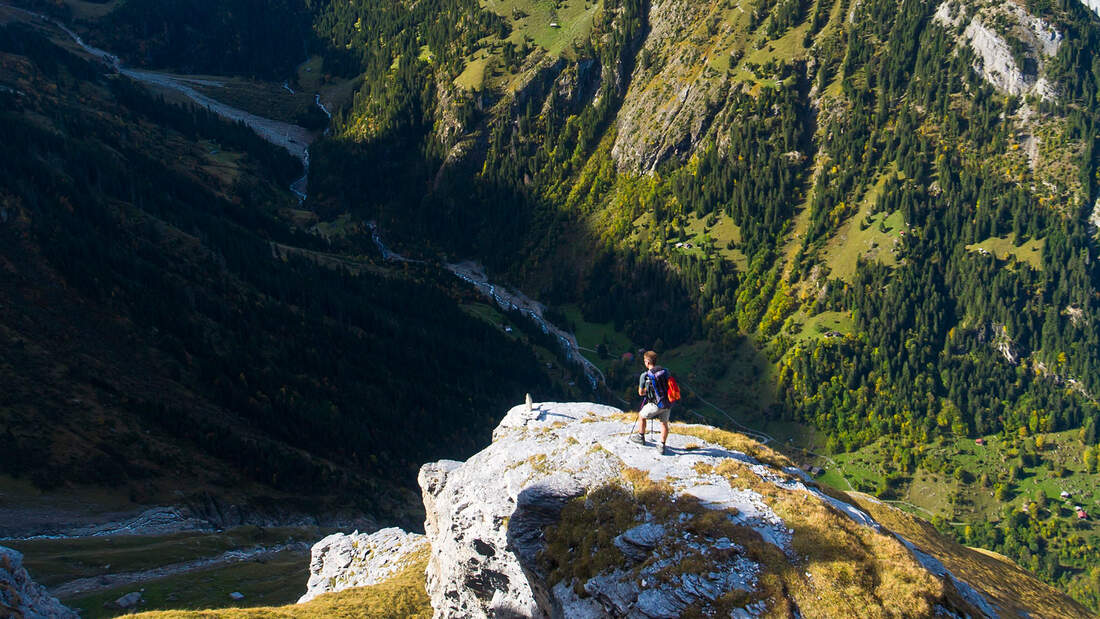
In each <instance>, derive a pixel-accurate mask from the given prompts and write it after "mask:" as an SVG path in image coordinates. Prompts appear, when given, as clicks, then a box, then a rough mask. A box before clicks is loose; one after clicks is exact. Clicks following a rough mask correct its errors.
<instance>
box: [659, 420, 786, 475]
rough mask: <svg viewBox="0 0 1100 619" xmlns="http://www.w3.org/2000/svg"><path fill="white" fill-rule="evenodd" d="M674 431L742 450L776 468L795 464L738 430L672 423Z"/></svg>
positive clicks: (732, 449)
mask: <svg viewBox="0 0 1100 619" xmlns="http://www.w3.org/2000/svg"><path fill="white" fill-rule="evenodd" d="M672 431H674V432H675V433H677V434H686V435H688V436H694V437H696V438H701V439H703V440H704V441H707V442H708V443H714V444H716V445H721V446H722V447H725V448H726V449H729V450H731V451H740V452H741V453H744V454H747V455H749V456H752V457H753V458H756V459H757V460H759V461H760V462H762V463H764V464H769V465H771V466H773V467H775V468H782V467H785V466H793V465H792V463H791V461H790V459H788V458H787V456H784V455H783V454H781V453H779V452H777V451H774V450H772V449H771V448H769V447H767V446H765V445H762V444H760V443H758V442H757V441H754V440H752V439H751V438H749V437H747V436H745V435H744V434H738V433H736V432H729V431H727V430H719V429H718V428H712V427H710V426H698V425H688V424H681V423H674V424H672Z"/></svg>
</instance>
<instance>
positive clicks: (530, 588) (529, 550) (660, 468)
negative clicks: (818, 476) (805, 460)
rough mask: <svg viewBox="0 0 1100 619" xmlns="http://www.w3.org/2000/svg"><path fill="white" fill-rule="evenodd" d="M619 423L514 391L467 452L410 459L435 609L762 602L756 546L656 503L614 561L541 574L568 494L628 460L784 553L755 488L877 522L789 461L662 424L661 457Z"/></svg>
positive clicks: (547, 611)
mask: <svg viewBox="0 0 1100 619" xmlns="http://www.w3.org/2000/svg"><path fill="white" fill-rule="evenodd" d="M695 427H698V428H702V427H699V426H695ZM630 430H631V420H630V419H629V418H626V417H624V416H623V415H621V411H619V410H617V409H614V408H611V407H608V406H603V405H598V404H587V403H535V404H532V405H531V406H530V407H528V405H527V404H526V403H524V404H521V405H519V406H516V407H515V408H513V409H512V410H510V411H509V412H508V414H507V415H506V416H505V418H504V420H503V421H501V423H500V425H499V426H498V427H497V428H496V430H495V431H494V433H493V443H492V444H491V445H489V446H488V447H487V448H486V449H484V450H482V451H481V452H479V453H478V454H476V455H474V456H473V457H471V458H470V459H469V460H467V461H466V462H454V461H441V462H435V463H430V464H426V465H425V466H424V467H423V468H422V469H421V471H420V485H421V489H422V491H423V496H424V505H425V510H426V513H427V519H426V522H425V532H426V536H427V538H428V541H429V543H430V545H431V556H430V558H429V562H428V570H427V574H426V587H427V591H428V595H429V597H430V598H431V600H432V606H433V608H434V611H435V616H436V617H501V616H504V617H513V616H522V617H606V616H626V617H651V618H656V617H676V616H680V615H681V614H682V613H683V612H684V611H685V610H688V609H690V608H700V607H703V608H706V607H708V605H709V604H711V603H714V602H715V601H716V600H719V599H725V600H729V599H731V598H730V596H731V595H732V596H733V598H732V599H738V596H741V597H742V598H743V599H744V600H745V602H744V605H743V606H740V607H736V608H734V609H732V610H731V611H730V612H731V614H732V616H738V617H749V616H757V615H759V614H761V613H762V612H764V611H765V610H766V609H767V608H768V603H767V602H766V601H761V600H758V599H755V598H754V597H753V596H754V594H757V593H759V591H760V582H761V580H760V576H761V574H762V573H763V572H764V571H766V570H767V569H768V568H766V566H764V565H763V564H761V563H758V562H757V561H756V560H755V559H754V558H753V557H754V556H759V555H754V554H753V552H751V551H750V549H749V548H746V547H745V546H744V545H742V544H740V543H737V542H734V541H731V540H730V539H729V538H726V537H720V536H719V535H713V536H712V535H711V534H710V533H709V532H708V531H707V530H706V529H705V528H704V529H697V528H694V527H690V526H686V525H685V523H688V522H690V521H691V519H692V518H694V517H696V516H694V515H693V514H692V513H688V512H683V513H680V514H679V517H678V518H676V517H674V518H673V519H672V520H671V521H669V520H668V519H667V518H668V517H667V515H666V516H664V518H666V519H665V520H664V521H660V520H659V519H658V518H657V517H655V516H654V515H652V514H649V513H648V512H646V513H645V514H644V515H638V516H637V522H636V524H635V525H634V526H632V527H630V528H628V529H626V530H622V531H618V535H616V536H615V537H614V538H613V540H612V544H613V548H614V549H617V551H618V552H621V556H622V562H621V564H619V565H616V566H614V567H613V568H611V569H606V570H604V571H601V572H600V573H598V574H596V575H595V576H592V577H591V578H588V579H587V580H586V581H585V582H561V581H558V582H553V581H551V577H550V574H548V573H546V569H545V567H544V563H543V562H542V561H543V560H542V559H541V558H540V557H541V553H543V552H544V551H545V550H546V538H545V533H546V530H547V527H549V526H550V525H554V524H557V523H558V522H559V521H560V519H561V514H562V510H563V509H564V508H565V507H566V505H567V504H569V503H570V501H572V500H574V499H577V498H580V497H587V496H590V495H589V493H590V492H592V491H594V490H596V489H598V488H602V487H606V486H611V485H615V484H619V485H621V484H623V483H626V482H625V481H624V477H623V475H624V471H625V470H626V469H628V468H629V469H635V470H637V471H641V472H643V473H644V474H646V475H648V478H649V479H650V480H652V481H653V482H657V483H661V484H667V487H670V488H671V489H672V492H673V495H672V498H671V499H670V500H671V501H672V502H673V503H675V502H677V501H679V500H684V501H686V502H691V503H693V504H696V505H700V506H701V507H702V508H705V509H713V510H716V511H718V512H720V513H721V514H722V518H724V519H726V520H727V521H728V522H729V523H731V524H732V525H735V526H738V527H741V528H739V529H738V530H740V531H745V532H746V533H745V535H748V536H749V538H755V539H759V540H760V542H759V543H760V544H770V545H772V546H774V547H775V548H776V549H777V550H779V551H780V552H781V553H782V555H785V556H787V557H789V558H790V559H791V560H792V561H797V560H799V559H798V556H797V555H798V553H797V552H796V551H795V550H794V547H793V545H792V539H793V536H794V534H795V531H794V529H792V528H789V527H788V525H787V524H786V523H785V522H784V520H783V519H782V518H781V517H780V516H779V515H777V514H776V512H775V510H774V509H772V507H771V506H770V505H769V501H770V500H772V499H770V498H769V497H768V496H764V495H763V494H761V492H758V491H757V490H755V489H754V488H756V489H760V488H772V489H774V492H773V491H772V490H768V492H767V493H766V494H769V495H772V494H774V493H776V492H778V493H790V495H792V496H795V497H796V498H797V497H807V498H805V499H797V500H811V501H820V503H823V504H825V505H827V506H829V507H830V509H833V510H835V512H836V513H838V514H842V516H841V517H843V516H847V517H848V518H850V519H851V520H852V521H853V522H854V523H856V525H857V526H866V527H869V528H871V529H873V530H875V531H880V529H881V528H880V527H879V525H878V524H877V523H876V522H875V521H874V520H873V519H872V518H871V517H870V516H869V515H868V514H866V513H865V512H863V511H862V510H860V509H858V508H857V507H855V506H853V505H851V504H848V503H845V502H843V501H840V500H838V499H835V498H833V497H831V496H828V495H826V494H824V493H823V492H822V491H821V490H819V489H817V488H816V486H814V485H812V484H810V483H809V482H810V480H809V479H808V478H806V477H805V476H804V475H803V474H802V472H801V471H799V470H798V469H796V468H793V467H789V468H787V469H779V468H776V467H773V466H770V465H766V464H764V463H761V462H759V461H757V460H756V459H755V458H753V457H751V456H749V455H747V454H745V453H741V452H738V451H733V450H730V449H727V448H724V447H722V446H720V445H716V444H713V443H709V442H707V441H704V440H701V439H699V438H697V437H695V436H689V435H686V434H683V433H682V432H681V433H677V432H673V433H672V434H671V435H670V436H669V440H668V454H667V455H665V456H662V455H660V453H659V452H658V451H657V450H656V449H655V447H654V445H653V443H652V442H651V443H650V444H649V445H648V446H642V445H637V444H633V443H630V442H628V441H627V440H626V437H627V435H628V433H629V432H630ZM689 444H690V447H691V448H690V449H688V447H689ZM729 460H734V461H736V463H737V466H739V467H743V468H740V469H738V470H740V471H743V473H740V474H742V475H744V476H745V480H746V481H751V483H746V484H745V486H744V487H734V486H733V485H731V479H730V478H729V476H722V475H718V474H712V473H707V472H706V471H708V470H714V469H713V467H716V466H718V465H721V464H722V463H723V462H726V461H729ZM750 476H751V478H752V479H751V480H750V479H749V477H750ZM734 477H737V476H736V475H735V476H734ZM733 481H737V480H733ZM585 500H586V501H588V500H590V499H587V498H586V499H585ZM689 559H690V560H689ZM914 563H916V560H915V559H914ZM685 566H687V567H685ZM700 566H701V567H700ZM979 597H980V594H979ZM969 610H972V609H970V608H968V609H967V611H969Z"/></svg>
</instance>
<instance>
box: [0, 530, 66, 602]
mask: <svg viewBox="0 0 1100 619" xmlns="http://www.w3.org/2000/svg"><path fill="white" fill-rule="evenodd" d="M0 616H2V617H19V618H22V617H28V618H30V617H36V618H42V619H70V618H71V619H76V618H77V617H78V616H79V615H77V614H76V613H74V612H73V611H71V610H69V609H68V608H66V607H65V606H62V604H61V602H58V601H57V598H55V597H53V596H51V595H50V594H49V593H47V592H46V589H45V587H41V586H39V585H38V584H37V583H35V582H34V581H33V580H31V577H30V575H28V574H27V570H26V569H24V568H23V554H22V553H20V552H17V551H15V550H12V549H11V548H4V547H2V546H0Z"/></svg>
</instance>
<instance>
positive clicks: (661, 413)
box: [638, 402, 671, 423]
mask: <svg viewBox="0 0 1100 619" xmlns="http://www.w3.org/2000/svg"><path fill="white" fill-rule="evenodd" d="M670 410H671V409H667V408H657V405H656V404H654V403H652V402H650V403H649V404H646V405H645V406H643V407H642V410H640V411H638V416H639V417H641V418H642V419H660V420H661V421H662V422H664V423H668V413H669V411H670Z"/></svg>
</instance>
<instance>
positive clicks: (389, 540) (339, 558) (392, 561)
mask: <svg viewBox="0 0 1100 619" xmlns="http://www.w3.org/2000/svg"><path fill="white" fill-rule="evenodd" d="M426 550H427V541H426V540H425V538H424V536H423V535H418V534H415V533H406V532H405V531H402V530H401V529H398V528H394V527H391V528H388V529H381V530H379V531H376V532H374V533H371V534H370V535H367V534H365V533H359V532H358V531H356V532H354V533H352V534H351V535H345V534H343V533H334V534H333V535H329V536H328V537H326V538H324V539H322V540H321V541H319V542H317V543H316V544H314V545H313V551H312V561H311V562H310V566H309V572H310V575H309V583H308V584H307V586H306V593H305V595H303V596H302V597H301V598H300V599H299V600H298V603H299V604H301V603H303V602H308V601H310V600H312V599H313V598H315V597H317V596H318V595H321V594H322V593H328V592H329V591H342V590H344V589H348V588H351V587H363V586H366V585H373V584H375V583H379V582H382V581H384V580H386V579H388V578H389V577H390V576H393V575H394V574H395V573H397V572H398V571H400V570H402V569H404V568H405V567H407V566H408V565H409V562H410V561H412V560H414V558H415V555H416V554H417V553H418V552H424V551H426ZM230 595H233V594H230ZM238 595H239V594H238ZM242 597H243V596H242ZM234 599H238V598H234Z"/></svg>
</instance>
